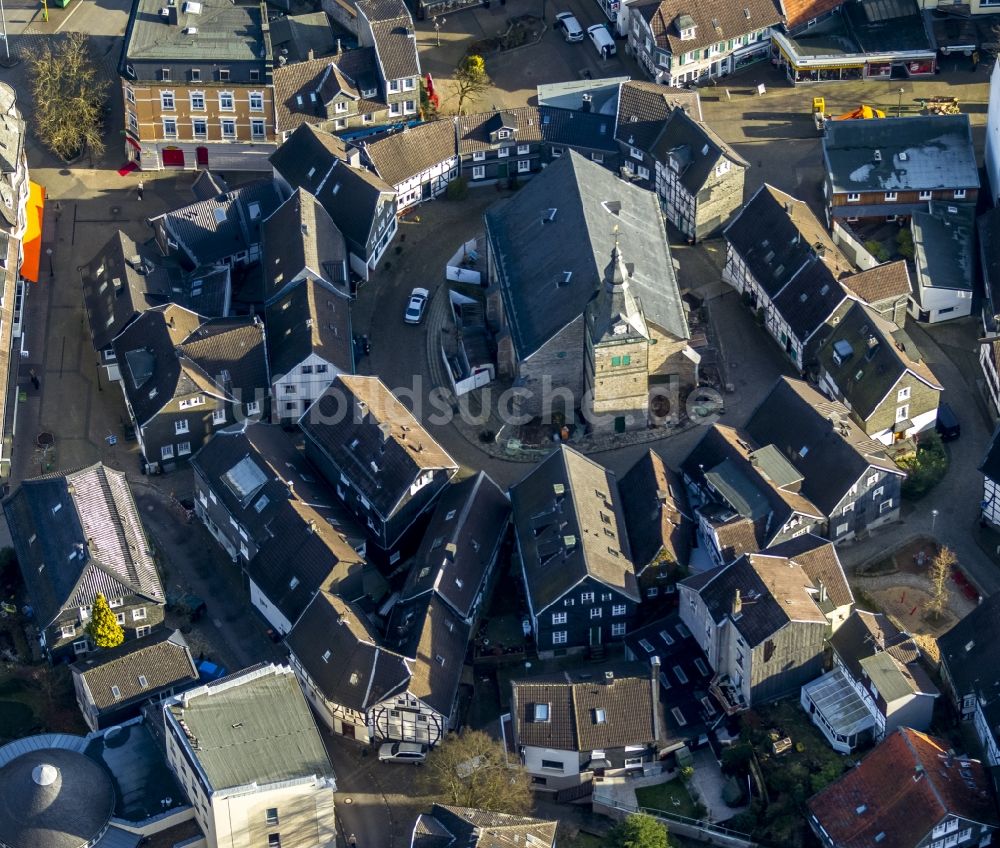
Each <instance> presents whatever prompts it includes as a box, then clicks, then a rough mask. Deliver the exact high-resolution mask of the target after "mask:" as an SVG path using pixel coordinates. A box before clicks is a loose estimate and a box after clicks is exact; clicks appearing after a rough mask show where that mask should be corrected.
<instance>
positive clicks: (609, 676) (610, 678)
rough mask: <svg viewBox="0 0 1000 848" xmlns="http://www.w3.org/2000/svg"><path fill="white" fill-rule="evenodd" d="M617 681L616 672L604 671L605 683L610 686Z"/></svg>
mask: <svg viewBox="0 0 1000 848" xmlns="http://www.w3.org/2000/svg"><path fill="white" fill-rule="evenodd" d="M614 682H615V673H614V672H613V671H606V672H604V685H605V686H610V685H611V684H612V683H614Z"/></svg>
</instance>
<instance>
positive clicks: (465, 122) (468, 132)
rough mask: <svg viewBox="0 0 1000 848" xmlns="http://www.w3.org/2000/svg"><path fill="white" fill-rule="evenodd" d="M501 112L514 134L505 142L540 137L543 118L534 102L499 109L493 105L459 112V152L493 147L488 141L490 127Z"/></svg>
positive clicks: (537, 140)
mask: <svg viewBox="0 0 1000 848" xmlns="http://www.w3.org/2000/svg"><path fill="white" fill-rule="evenodd" d="M501 116H502V117H503V120H505V121H507V122H508V123H509V124H510V125H511V128H512V129H514V130H515V132H514V138H512V139H509V140H507V141H505V142H504V144H506V145H509V144H513V143H517V142H520V143H521V144H528V143H530V142H539V141H542V118H541V113H540V112H539V110H538V107H537V106H521V107H519V108H517V109H504V110H503V111H502V112H501V111H499V110H497V109H494V110H492V111H490V112H476V113H474V114H472V115H459V117H458V124H457V127H458V129H457V132H458V152H459V153H460V154H466V153H474V152H476V151H479V150H492V149H493V147H494V145H492V144H491V143H490V131H491V130H493V129H496V127H495V126H494V124H496V122H497V120H498V118H500V117H501ZM496 146H501V145H496Z"/></svg>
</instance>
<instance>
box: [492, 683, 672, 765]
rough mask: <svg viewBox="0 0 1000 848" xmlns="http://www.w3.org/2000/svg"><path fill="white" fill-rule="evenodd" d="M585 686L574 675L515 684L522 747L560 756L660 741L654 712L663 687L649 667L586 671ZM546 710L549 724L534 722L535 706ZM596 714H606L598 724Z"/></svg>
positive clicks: (516, 720) (516, 723)
mask: <svg viewBox="0 0 1000 848" xmlns="http://www.w3.org/2000/svg"><path fill="white" fill-rule="evenodd" d="M588 672H589V673H588V675H587V677H588V678H589V679H587V680H583V679H580V677H579V676H574V675H573V674H572V673H571V672H565V673H564V674H563V675H559V676H557V677H539V678H534V679H532V678H528V679H521V680H514V681H512V682H511V688H512V690H513V700H512V702H511V710H512V712H513V713H514V715H513V719H514V732H515V734H516V737H517V742H518V744H519V745H530V746H532V747H539V748H553V749H556V750H562V751H592V750H595V749H596V750H602V749H605V748H624V747H625V746H626V745H643V744H649V743H651V742H653V741H654V740H655V739H656V729H655V727H656V725H655V721H654V710H656V709H657V708H658V697H659V693H658V689H659V683H657V682H656V681H655V680H654V679H653V678H652V675H651V673H650V670H649V666H648V665H640V664H631V665H626V666H623V667H620V668H618V669H613V670H611V674H612V675H613V677H612V679H611V681H610V682H608V681H607V679H606V678H605V676H604V673H603V672H604V669H588ZM536 704H548V706H549V709H548V720H547V721H535V705H536ZM598 710H603V711H604V717H605V719H606V720H605V721H600V720H599V716H598V715H597V711H598Z"/></svg>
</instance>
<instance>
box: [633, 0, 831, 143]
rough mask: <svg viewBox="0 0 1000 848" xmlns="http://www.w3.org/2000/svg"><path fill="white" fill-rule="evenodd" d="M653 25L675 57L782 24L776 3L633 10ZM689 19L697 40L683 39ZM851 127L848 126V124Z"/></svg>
mask: <svg viewBox="0 0 1000 848" xmlns="http://www.w3.org/2000/svg"><path fill="white" fill-rule="evenodd" d="M629 8H630V9H634V10H635V11H636V13H638V14H639V15H641V16H642V17H643V18H644V19H645V20H646V22H647V23H648V24H649V28H650V29H651V30H652V32H653V37H654V38H655V39H656V44H657V45H658V46H659V47H662V48H665V49H667V50H669V51H670V52H671V53H672V54H674V55H675V56H679V55H681V54H682V53H689V52H691V51H692V50H698V49H700V48H703V47H709V46H711V45H712V44H716V43H718V42H720V41H726V40H727V39H732V38H736V37H737V36H740V35H746V34H747V33H751V32H756V31H757V30H761V29H767V28H768V27H770V26H773V25H774V24H777V23H779V22H780V21H781V17H782V16H781V13H780V12H779V11H778V8H777V7H776V6H775V4H774V2H773V0H741V2H739V3H732V2H730V1H729V0H702V2H699V3H692V2H691V0H652V2H647V3H642V2H640V3H636V4H634V5H632V6H630V7H629ZM682 15H683V16H686V17H688V18H689V19H690V20H691V24H690V25H693V26H694V27H695V34H694V38H689V39H681V33H680V29H679V28H678V26H677V23H678V19H679V18H680V17H681V16H682ZM845 123H848V122H845Z"/></svg>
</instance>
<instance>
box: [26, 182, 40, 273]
mask: <svg viewBox="0 0 1000 848" xmlns="http://www.w3.org/2000/svg"><path fill="white" fill-rule="evenodd" d="M28 185H29V192H28V225H27V227H26V228H25V231H24V238H23V239H22V240H21V247H22V248H23V250H24V261H23V262H22V263H21V276H22V277H23V278H24V279H26V280H31V282H33V283H37V282H38V268H39V266H40V265H41V263H42V216H43V215H44V214H45V189H44V187H42V186H40V185H39V184H38V183H35V182H29V184H28Z"/></svg>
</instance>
